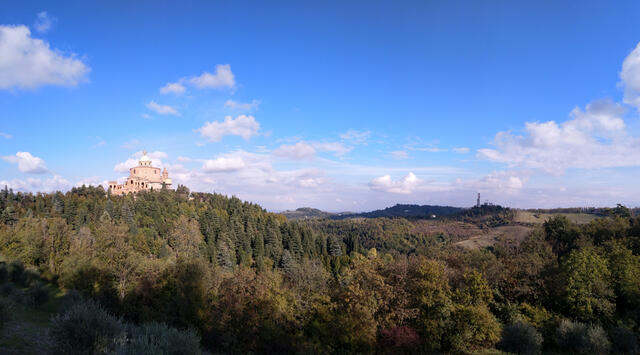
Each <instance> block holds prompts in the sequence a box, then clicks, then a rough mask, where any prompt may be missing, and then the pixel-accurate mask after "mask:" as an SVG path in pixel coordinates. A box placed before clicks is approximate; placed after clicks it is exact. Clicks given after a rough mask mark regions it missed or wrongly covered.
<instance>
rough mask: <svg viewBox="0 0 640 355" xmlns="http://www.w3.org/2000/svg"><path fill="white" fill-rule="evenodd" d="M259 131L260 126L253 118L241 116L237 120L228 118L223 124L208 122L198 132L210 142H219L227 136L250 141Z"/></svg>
mask: <svg viewBox="0 0 640 355" xmlns="http://www.w3.org/2000/svg"><path fill="white" fill-rule="evenodd" d="M259 130H260V124H259V123H258V122H257V121H256V120H255V118H253V116H246V115H240V116H238V117H236V118H235V119H234V118H233V117H231V116H226V117H225V118H224V121H223V122H219V121H214V122H206V123H205V124H204V126H202V127H200V128H199V129H198V130H197V131H198V132H200V135H201V136H202V137H205V138H207V139H208V140H209V141H211V142H219V141H220V140H221V139H222V137H224V136H227V135H232V136H240V137H242V138H243V139H244V140H249V139H250V138H251V137H253V136H255V135H257V134H258V131H259Z"/></svg>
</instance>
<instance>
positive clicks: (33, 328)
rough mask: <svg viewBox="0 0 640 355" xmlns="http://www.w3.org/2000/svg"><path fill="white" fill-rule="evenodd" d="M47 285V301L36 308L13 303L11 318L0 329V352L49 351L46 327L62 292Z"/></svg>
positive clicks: (58, 305)
mask: <svg viewBox="0 0 640 355" xmlns="http://www.w3.org/2000/svg"><path fill="white" fill-rule="evenodd" d="M0 260H2V256H1V255H0ZM47 288H48V290H49V301H48V302H47V303H45V304H43V305H42V306H40V307H31V306H27V305H24V304H20V303H17V302H14V308H13V314H12V319H11V320H10V321H9V322H8V323H7V324H6V325H5V326H4V328H2V329H0V354H47V353H50V344H51V343H50V340H49V336H48V334H47V330H48V329H49V326H50V324H51V317H53V315H54V314H56V313H58V310H59V309H60V306H61V302H62V297H63V296H64V291H62V290H60V289H59V288H58V287H56V286H54V285H52V284H47ZM0 297H2V296H0Z"/></svg>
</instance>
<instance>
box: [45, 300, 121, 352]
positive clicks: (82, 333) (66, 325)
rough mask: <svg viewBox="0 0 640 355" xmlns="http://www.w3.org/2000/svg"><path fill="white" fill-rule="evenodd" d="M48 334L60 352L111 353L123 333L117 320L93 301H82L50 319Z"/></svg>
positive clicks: (56, 349)
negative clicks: (50, 324)
mask: <svg viewBox="0 0 640 355" xmlns="http://www.w3.org/2000/svg"><path fill="white" fill-rule="evenodd" d="M50 335H51V338H52V340H53V343H54V347H53V348H54V349H55V351H56V352H57V353H60V354H104V353H111V352H113V350H114V348H115V345H116V343H117V342H119V341H121V340H122V338H123V336H124V326H123V324H122V322H121V321H120V319H118V318H116V317H114V316H112V315H111V314H109V313H107V311H105V310H104V309H103V308H102V307H101V306H100V305H98V304H97V303H95V302H93V301H83V302H80V303H77V304H74V305H73V306H71V307H69V308H68V309H67V310H66V311H63V312H62V313H60V314H58V315H57V316H56V317H54V318H53V321H52V326H51V329H50Z"/></svg>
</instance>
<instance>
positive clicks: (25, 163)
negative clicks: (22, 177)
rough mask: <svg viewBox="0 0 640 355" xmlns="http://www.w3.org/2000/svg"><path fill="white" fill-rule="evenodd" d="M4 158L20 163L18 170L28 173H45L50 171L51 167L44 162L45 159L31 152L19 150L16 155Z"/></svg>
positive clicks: (10, 161)
mask: <svg viewBox="0 0 640 355" xmlns="http://www.w3.org/2000/svg"><path fill="white" fill-rule="evenodd" d="M2 159H4V160H6V161H8V162H9V163H13V164H18V170H20V171H21V172H23V173H27V174H44V173H48V172H49V169H47V166H46V165H45V163H44V160H42V159H40V158H38V157H34V156H33V155H31V153H29V152H17V153H16V155H15V156H14V155H9V156H4V157H2Z"/></svg>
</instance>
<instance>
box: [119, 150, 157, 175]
mask: <svg viewBox="0 0 640 355" xmlns="http://www.w3.org/2000/svg"><path fill="white" fill-rule="evenodd" d="M142 153H143V152H142V151H137V152H135V153H133V154H132V155H131V156H130V157H129V159H127V160H126V161H123V162H121V163H118V164H116V166H114V167H113V171H115V172H118V173H127V172H129V169H130V168H133V167H135V166H138V163H139V161H140V158H142ZM147 156H148V157H149V159H151V164H152V165H153V166H154V167H156V168H163V167H164V163H163V162H162V159H167V158H168V157H169V156H168V155H167V153H165V152H161V151H155V152H148V153H147Z"/></svg>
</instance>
